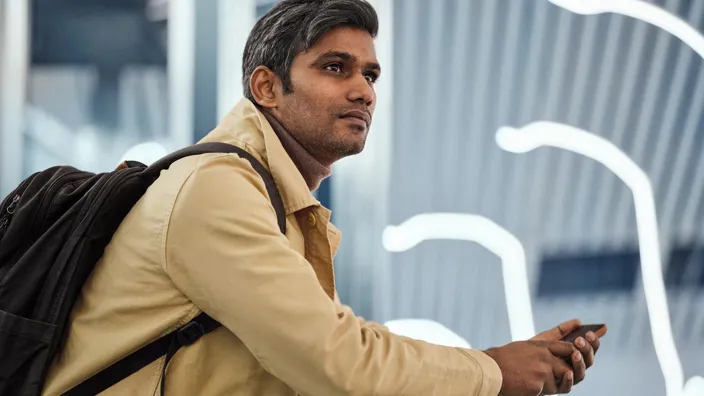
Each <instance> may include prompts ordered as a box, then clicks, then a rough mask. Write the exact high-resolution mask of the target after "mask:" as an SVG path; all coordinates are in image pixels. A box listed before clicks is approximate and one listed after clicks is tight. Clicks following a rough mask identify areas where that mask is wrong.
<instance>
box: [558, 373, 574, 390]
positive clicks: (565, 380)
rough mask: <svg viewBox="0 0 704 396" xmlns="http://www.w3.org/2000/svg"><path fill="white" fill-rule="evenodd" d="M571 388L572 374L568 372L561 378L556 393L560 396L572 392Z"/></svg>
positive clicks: (572, 383) (572, 384) (572, 382)
mask: <svg viewBox="0 0 704 396" xmlns="http://www.w3.org/2000/svg"><path fill="white" fill-rule="evenodd" d="M572 386H574V374H572V372H571V371H570V372H568V373H566V374H565V375H564V376H563V377H562V382H560V386H559V389H558V390H557V393H559V394H562V395H564V394H567V393H570V392H571V391H572Z"/></svg>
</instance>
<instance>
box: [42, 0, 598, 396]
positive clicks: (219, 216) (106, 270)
mask: <svg viewBox="0 0 704 396" xmlns="http://www.w3.org/2000/svg"><path fill="white" fill-rule="evenodd" d="M376 32H377V17H376V14H375V12H374V10H373V8H372V7H371V6H370V5H369V4H367V3H366V2H364V1H363V0H318V1H312V0H284V1H282V2H280V3H278V4H277V5H276V6H274V8H273V9H272V10H271V11H270V12H269V13H268V14H267V15H266V16H264V17H263V18H262V19H261V20H260V21H259V22H258V23H257V24H256V26H255V27H254V29H253V31H252V33H251V35H250V37H249V40H248V42H247V45H246V47H245V53H244V62H243V72H244V87H245V92H244V93H245V97H246V98H245V99H244V100H242V101H241V102H240V103H239V104H238V105H237V106H236V107H235V109H234V110H233V111H232V112H231V113H230V114H228V115H227V116H226V117H225V119H224V120H223V121H222V123H221V124H220V125H219V126H218V127H217V128H216V129H215V130H214V131H212V132H211V133H210V134H209V135H208V136H207V137H206V138H205V139H204V141H206V142H212V141H219V142H226V143H232V144H235V145H238V146H240V147H242V148H244V149H246V150H247V151H248V152H249V153H251V154H252V155H253V156H255V157H256V158H257V159H258V160H259V161H261V162H262V164H264V165H265V167H266V168H267V169H268V170H269V171H270V173H271V174H272V175H273V178H274V180H275V182H276V185H277V187H278V189H279V191H280V193H281V197H282V200H283V202H284V206H285V210H286V216H287V217H286V223H287V224H286V225H287V232H286V235H282V234H281V233H280V231H279V228H278V226H277V219H276V215H275V212H274V209H273V206H272V204H271V203H270V201H269V197H268V195H267V191H266V189H265V186H264V184H263V181H262V180H261V178H260V177H259V175H258V174H257V173H256V172H255V171H254V170H253V168H252V166H250V164H249V163H248V162H247V161H245V160H243V159H241V158H239V157H238V156H237V155H232V154H207V155H202V156H198V157H189V158H186V159H183V160H181V161H179V162H177V163H175V164H174V165H173V166H172V167H171V168H170V169H169V170H168V171H165V172H163V173H162V175H161V177H160V178H159V179H158V180H157V181H156V182H155V183H154V185H152V187H151V188H150V189H149V190H148V191H147V193H146V194H145V196H144V197H143V198H142V199H141V200H140V201H139V202H138V203H137V205H136V206H135V207H134V208H133V209H132V211H131V212H130V213H129V215H128V216H127V217H126V219H125V220H124V222H123V223H122V225H121V226H120V228H119V229H118V231H117V233H116V234H115V235H114V237H113V239H112V242H111V243H110V245H109V246H108V248H107V249H106V251H105V254H104V256H103V258H102V259H101V262H100V263H98V265H97V267H96V269H95V271H94V273H93V274H92V276H91V278H90V279H89V280H88V282H87V283H86V285H85V287H84V289H83V293H82V296H81V299H80V300H79V302H78V303H77V305H76V307H75V309H74V312H73V315H72V322H71V327H70V332H69V335H68V339H67V341H66V347H65V349H64V350H63V352H62V353H61V355H60V356H59V357H58V358H57V359H56V361H55V362H54V365H53V367H52V370H51V372H50V373H49V379H48V383H47V386H46V388H45V393H46V394H52V395H53V394H59V393H61V392H64V391H66V390H68V389H70V388H71V387H73V386H75V385H77V384H78V383H80V382H81V381H83V380H85V379H86V378H88V377H89V376H91V375H92V374H93V373H95V372H97V371H99V370H101V369H103V368H104V367H106V366H108V365H110V364H111V363H112V362H114V361H117V360H119V359H121V358H122V357H123V356H125V355H127V354H128V353H130V352H131V351H134V350H136V349H138V348H140V347H141V346H143V345H145V344H146V343H148V342H150V341H152V340H154V339H157V338H159V337H160V336H161V335H163V334H166V333H168V332H170V331H173V330H174V329H176V328H179V327H180V326H183V325H184V324H185V323H187V322H189V321H190V320H191V319H192V318H194V317H195V316H196V315H198V314H199V313H200V312H201V311H204V312H206V313H208V314H209V315H210V316H211V317H213V318H215V319H216V320H217V321H219V322H220V323H222V325H223V327H221V328H219V329H217V330H215V331H214V332H212V333H210V334H208V335H206V336H204V337H203V338H202V339H200V340H199V341H198V342H196V343H194V344H193V345H190V346H188V347H185V348H182V349H181V350H179V352H178V353H177V354H176V355H175V356H174V357H173V359H172V360H171V361H170V363H169V365H168V368H167V370H166V380H165V384H166V385H165V387H166V388H165V389H166V391H167V394H174V395H181V394H182V395H296V394H303V395H321V396H333V395H423V396H426V395H450V396H451V395H478V396H494V395H497V394H499V392H501V394H502V395H506V396H514V395H516V396H523V395H526V396H528V395H538V394H552V393H558V392H561V393H564V392H568V391H570V389H571V388H572V386H573V384H575V383H577V382H579V381H581V380H582V379H583V378H584V375H585V370H586V367H588V366H589V365H591V364H592V362H593V360H594V352H595V351H596V349H598V347H599V341H598V339H596V338H592V337H591V335H590V340H589V341H590V342H589V343H586V342H584V340H580V342H579V347H575V346H573V345H572V344H567V343H562V342H559V341H557V340H558V339H559V338H560V336H561V335H562V334H564V333H566V332H568V331H570V330H572V329H574V328H575V327H576V326H577V325H578V322H576V321H571V322H567V323H565V324H563V325H561V326H559V327H557V328H555V329H553V330H551V331H548V332H546V333H543V334H541V335H539V336H538V337H536V339H534V340H531V341H526V342H515V343H511V344H508V345H506V346H503V347H499V348H494V349H490V350H487V351H484V352H482V351H478V350H466V349H460V348H450V347H443V346H437V345H432V344H428V343H425V342H422V341H417V340H412V339H409V338H405V337H401V336H397V335H394V334H392V333H390V332H389V331H388V330H387V329H385V328H384V327H383V326H381V325H378V324H375V323H373V322H368V321H365V320H364V319H362V318H359V317H356V316H355V315H354V313H353V312H352V310H351V309H350V308H349V307H346V306H344V305H342V304H341V303H340V302H339V300H338V298H337V295H336V293H335V284H334V277H333V256H334V254H335V251H336V250H337V247H338V245H339V242H340V234H339V231H338V230H337V229H335V227H334V226H333V225H332V224H330V221H329V220H330V212H329V211H328V210H327V209H325V208H324V207H322V206H321V205H320V204H319V202H317V201H316V200H315V199H314V198H313V196H312V195H311V191H313V190H315V189H316V188H318V186H319V185H320V182H321V180H323V179H324V178H325V177H327V176H328V175H329V174H330V168H331V165H332V164H333V163H334V162H335V161H337V160H339V159H341V158H343V157H346V156H348V155H352V154H357V153H359V152H360V151H362V149H363V148H364V144H365V140H366V137H367V133H368V131H369V126H370V124H371V120H372V114H373V112H374V106H375V104H376V95H375V92H374V82H375V81H376V80H377V78H378V77H379V75H380V72H381V68H380V66H379V64H378V61H377V59H376V56H375V50H374V42H373V38H374V37H375V35H376ZM563 359H564V360H563ZM567 362H569V363H567ZM163 364H164V359H161V360H159V361H157V362H155V363H153V364H151V365H149V366H147V367H145V368H144V369H142V370H140V371H139V372H137V373H135V374H133V375H131V376H130V377H128V378H127V379H125V380H123V381H121V382H120V383H118V384H116V385H115V386H113V387H112V388H110V389H108V390H107V391H106V392H105V393H104V394H106V395H154V394H156V392H159V390H160V388H159V387H160V386H161V385H160V382H161V373H162V365H163Z"/></svg>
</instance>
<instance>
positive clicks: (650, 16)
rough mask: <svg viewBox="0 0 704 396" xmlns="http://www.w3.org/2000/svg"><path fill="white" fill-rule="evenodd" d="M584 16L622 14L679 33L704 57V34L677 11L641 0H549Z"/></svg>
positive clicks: (680, 37) (677, 35) (678, 35)
mask: <svg viewBox="0 0 704 396" xmlns="http://www.w3.org/2000/svg"><path fill="white" fill-rule="evenodd" d="M548 1H550V2H551V3H553V4H555V5H556V6H558V7H562V8H564V9H566V10H567V11H571V12H574V13H576V14H582V15H595V14H602V13H606V12H612V13H615V14H621V15H625V16H629V17H631V18H636V19H640V20H641V21H644V22H647V23H650V24H651V25H655V26H657V27H659V28H661V29H663V30H665V31H666V32H668V33H670V34H672V35H673V36H676V37H677V38H679V39H680V40H682V41H683V42H684V43H685V44H687V45H688V46H689V47H690V48H692V49H693V50H694V51H696V52H697V53H698V54H699V56H701V57H702V58H704V35H702V34H701V33H699V32H698V31H697V30H696V29H695V28H693V27H692V26H690V25H689V24H687V22H685V21H684V20H682V19H681V18H679V17H677V16H676V15H674V14H671V13H670V12H668V11H666V10H664V9H662V8H660V7H658V6H656V5H654V4H651V3H647V2H645V1H641V0H548Z"/></svg>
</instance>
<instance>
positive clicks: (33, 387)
mask: <svg viewBox="0 0 704 396" xmlns="http://www.w3.org/2000/svg"><path fill="white" fill-rule="evenodd" d="M55 330H56V326H55V325H52V324H49V323H44V322H38V321H35V320H31V319H27V318H23V317H20V316H16V315H13V314H11V313H9V312H5V311H2V310H0V395H38V394H39V393H40V392H41V391H42V385H43V377H44V375H45V372H46V370H45V369H46V367H47V365H48V364H49V363H51V362H49V361H48V358H49V348H50V346H51V342H52V339H53V337H54V333H55Z"/></svg>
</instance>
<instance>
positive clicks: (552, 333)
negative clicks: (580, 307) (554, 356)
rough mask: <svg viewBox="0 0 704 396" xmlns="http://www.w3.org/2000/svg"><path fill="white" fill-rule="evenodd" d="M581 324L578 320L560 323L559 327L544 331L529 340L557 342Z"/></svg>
mask: <svg viewBox="0 0 704 396" xmlns="http://www.w3.org/2000/svg"><path fill="white" fill-rule="evenodd" d="M581 324H582V322H580V321H579V319H572V320H568V321H567V322H564V323H560V324H559V325H557V326H556V327H553V328H552V329H550V330H547V331H544V332H542V333H540V334H538V335H536V336H535V337H533V338H531V340H535V341H557V340H559V339H560V338H562V337H564V336H565V335H567V334H569V333H570V332H571V331H573V330H575V329H576V328H578V327H579V326H580V325H581Z"/></svg>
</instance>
